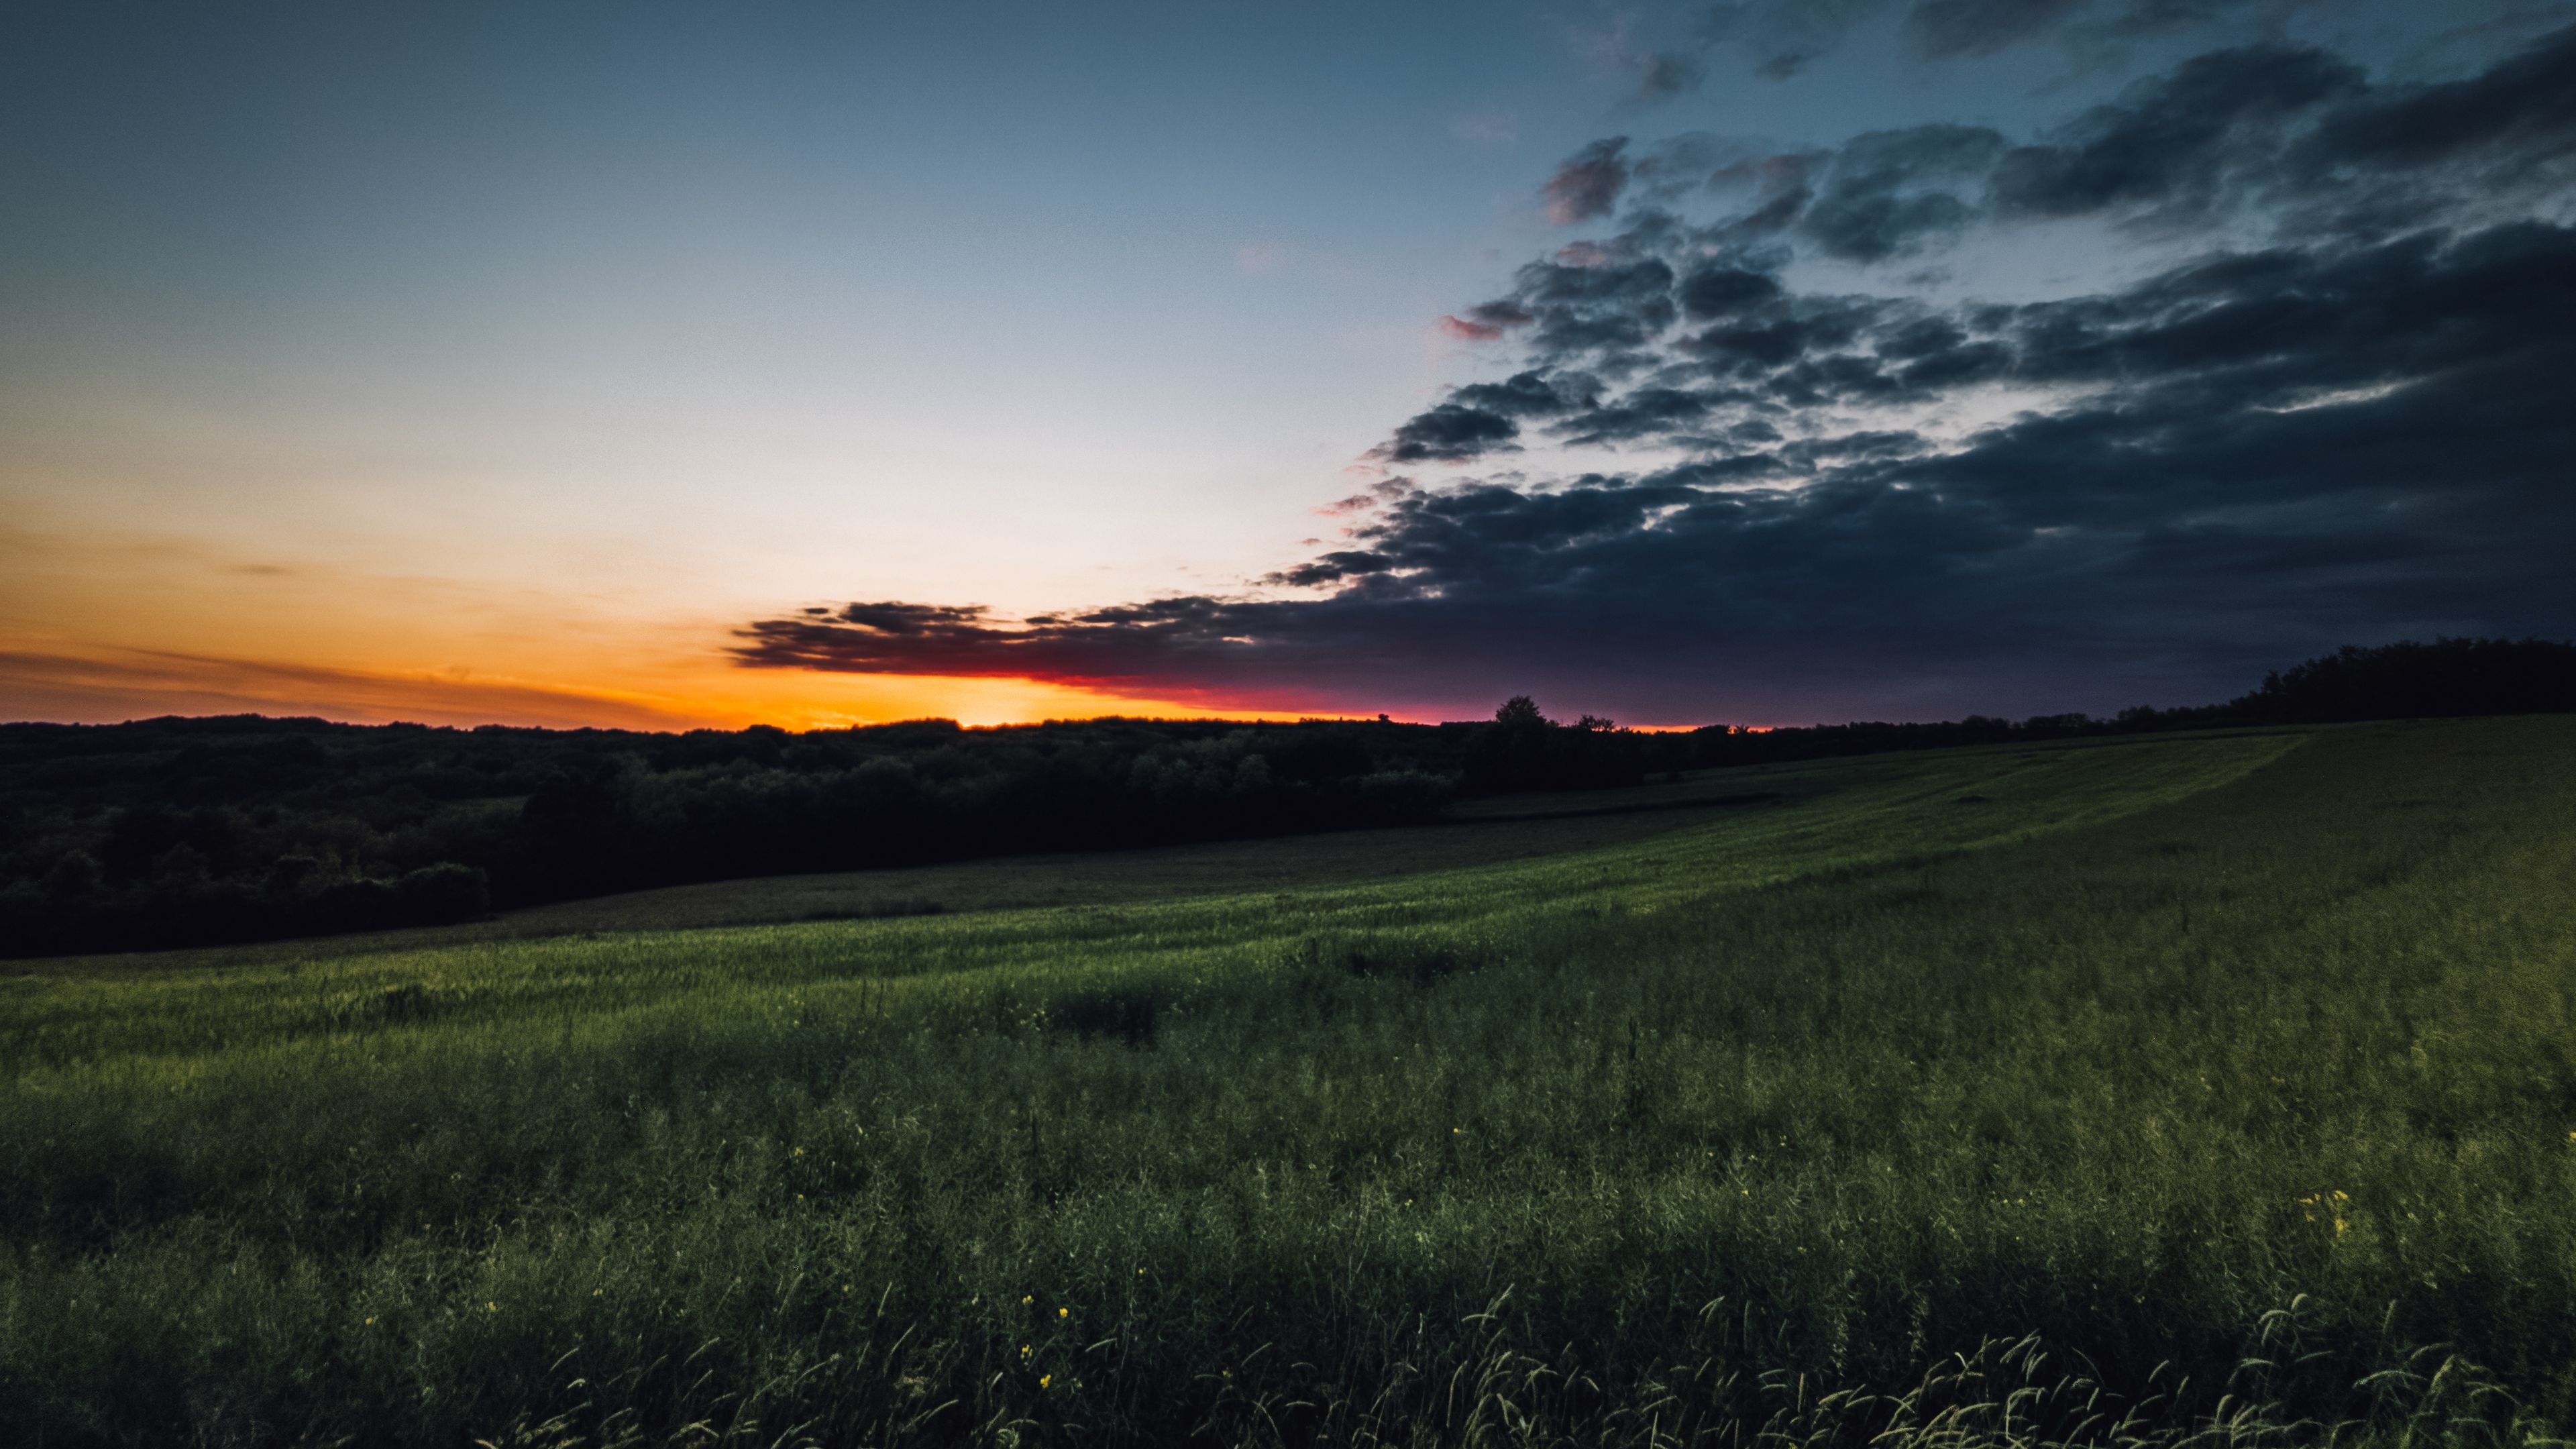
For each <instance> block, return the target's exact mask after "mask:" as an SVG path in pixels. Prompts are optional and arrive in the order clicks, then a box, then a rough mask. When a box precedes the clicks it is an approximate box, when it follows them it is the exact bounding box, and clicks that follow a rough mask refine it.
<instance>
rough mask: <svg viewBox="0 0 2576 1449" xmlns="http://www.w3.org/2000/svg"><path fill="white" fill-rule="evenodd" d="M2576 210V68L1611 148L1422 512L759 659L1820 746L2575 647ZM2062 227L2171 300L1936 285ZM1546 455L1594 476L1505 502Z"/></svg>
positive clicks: (1599, 149) (1392, 462) (1945, 44)
mask: <svg viewBox="0 0 2576 1449" xmlns="http://www.w3.org/2000/svg"><path fill="white" fill-rule="evenodd" d="M2192 8H2193V7H2192V6H2191V5H2189V4H2188V3H2181V0H2155V3H2148V0H2139V3H2129V4H2109V3H2089V4H2088V3H2080V0H2066V3H2043V0H1924V3H1920V4H1916V5H1913V6H1911V7H1907V8H1905V9H1904V10H1903V11H1902V13H1901V24H1902V26H1903V27H1904V33H1905V35H1906V37H1907V42H1908V44H1909V45H1910V46H1912V47H1914V48H1915V49H1916V50H1918V51H1919V52H1921V53H1923V54H1927V55H1974V54H1979V53H1983V52H1984V51H1986V50H1991V49H1994V48H1999V47H2001V46H2004V45H2010V44H2018V43H2021V42H2022V41H2024V40H2027V39H2030V38H2033V37H2036V36H2038V35H2041V34H2052V33H2059V32H2062V31H2065V30H2066V29H2067V28H2068V27H2072V26H2077V25H2085V26H2092V27H2095V28H2097V29H2102V30H2104V31H2106V32H2110V31H2120V30H2122V29H2123V28H2125V29H2126V30H2127V31H2130V32H2140V33H2143V31H2145V30H2147V29H2150V28H2153V27H2155V26H2167V27H2168V28H2169V27H2170V26H2171V25H2175V24H2180V23H2181V21H2180V20H2177V19H2176V18H2175V17H2176V16H2177V15H2179V14H2180V13H2181V12H2183V11H2185V10H2190V9H2192ZM2201 8H2217V7H2201ZM1881 13H1893V12H1889V11H1888V7H1884V6H1874V5H1867V4H1851V5H1823V6H1819V5H1813V4H1801V5H1797V6H1788V5H1779V6H1773V5H1768V4H1763V3H1754V4H1746V5H1738V6H1732V7H1728V8H1727V9H1726V10H1724V11H1722V12H1721V17H1722V23H1718V24H1717V25H1716V30H1715V31H1714V32H1713V33H1716V34H1718V35H1719V37H1720V39H1722V40H1724V41H1725V43H1728V44H1740V45H1745V46H1749V47H1751V48H1753V49H1754V50H1757V51H1760V52H1762V53H1763V54H1764V56H1765V62H1764V63H1765V64H1766V65H1769V66H1771V67H1772V68H1774V69H1778V68H1780V67H1783V66H1785V67H1787V68H1790V69H1794V68H1795V65H1797V64H1803V63H1804V61H1803V60H1800V59H1799V57H1805V58H1807V59H1812V58H1813V57H1814V56H1815V55H1818V54H1821V53H1822V49H1820V47H1821V48H1830V46H1831V45H1832V44H1835V43H1839V40H1840V37H1841V35H1842V34H1844V33H1845V32H1847V31H1848V29H1849V28H1850V27H1851V26H1854V25H1857V24H1860V23H1862V22H1863V21H1865V20H1867V19H1869V18H1870V17H1871V16H1873V15H1878V14H1881ZM2184 18H2188V17H2184ZM2571 173H2576V28H2571V29H2568V30H2562V31H2559V32H2556V33H2554V34H2549V35H2545V36H2542V37H2540V38H2538V39H2537V40H2535V41H2533V42H2532V43H2530V44H2529V45H2527V46H2525V47H2524V48H2523V49H2522V50H2520V51H2519V52H2518V53H2516V54H2513V55H2510V56H2508V57H2506V58H2505V59H2503V60H2502V61H2500V62H2498V63H2496V64H2494V65H2492V66H2490V67H2488V68H2487V69H2485V70H2483V71H2482V72H2479V73H2476V74H2472V75H2465V76H2460V77H2457V78H2454V79H2450V80H2445V81H2441V82H2437V83H2415V84H2396V83H2390V82H2387V81H2384V80H2378V79H2374V78H2373V77H2372V76H2370V75H2369V74H2367V73H2366V72H2365V71H2364V70H2363V69H2362V68H2361V67H2359V66H2357V65H2355V64H2353V63H2351V62H2349V61H2347V60H2345V59H2343V58H2340V57H2338V56H2335V55H2332V54H2328V53H2325V52H2322V51H2319V50H2315V49H2308V48H2301V47H2297V46H2290V45H2285V44H2280V43H2277V42H2261V43H2255V44H2250V45H2240V46H2233V47H2228V48H2222V49H2216V50H2211V51H2207V52H2204V53H2202V54H2199V55H2197V56H2194V57H2192V58H2190V59H2188V60H2185V61H2182V62H2181V63H2179V64H2177V65H2175V66H2173V67H2171V68H2170V69H2169V70H2167V71H2165V72H2164V73H2162V74H2159V75H2155V76H2152V77H2149V78H2147V79H2144V80H2141V81H2139V82H2137V83H2135V84H2134V85H2132V86H2130V87H2129V88H2128V89H2126V90H2125V91H2124V92H2122V93H2120V94H2118V95H2117V96H2115V97H2113V98H2111V99H2110V100H2108V101H2106V102H2104V103H2102V104H2099V105H2095V106H2092V107H2089V108H2087V109H2084V110H2082V111H2081V112H2079V113H2077V114H2073V115H2070V116H2067V117H2066V118H2064V120H2063V121H2062V122H2061V123H2060V124H2057V125H2055V126H2054V127H2051V128H2047V129H2045V130H2042V131H2040V132H2038V133H2036V134H2030V135H2020V136H2013V135H2006V134H2003V133H2000V132H1998V131H1996V130H1993V129H1991V128H1987V127H1982V126H1975V125H1966V124H1950V123H1940V124H1929V125H1921V126H1915V127H1910V128H1905V129H1901V130H1890V131H1881V132H1874V133H1870V134H1865V135H1860V136H1854V137H1852V138H1850V139H1849V140H1847V141H1846V142H1844V143H1843V144H1841V145H1839V146H1836V147H1829V148H1810V149H1801V150H1776V149H1766V148H1762V147H1759V146H1754V145H1750V144H1748V143H1743V142H1736V141H1730V140H1727V139H1724V138H1712V137H1706V136H1685V137H1678V138H1672V139H1669V140H1666V141H1663V142H1658V143H1653V144H1649V145H1643V146H1640V145H1637V144H1635V143H1634V142H1632V141H1631V140H1630V139H1629V138H1624V137H1623V138H1609V139H1605V140H1603V141H1600V142H1597V143H1595V144H1593V145H1592V146H1589V147H1587V148H1585V149H1584V150H1583V151H1581V152H1579V153H1577V154H1576V155H1575V156H1573V157H1571V158H1568V160H1567V161H1566V162H1565V164H1564V165H1563V166H1561V167H1560V168H1559V169H1558V170H1557V171H1556V172H1555V173H1554V175H1553V176H1552V177H1551V178H1550V179H1548V180H1547V181H1546V182H1545V183H1543V185H1542V187H1541V189H1540V199H1541V202H1542V204H1543V205H1544V207H1545V208H1546V210H1547V212H1548V214H1549V215H1550V217H1551V218H1552V219H1554V220H1555V221H1557V222H1559V223H1560V224H1563V225H1567V226H1570V227H1578V226H1584V225H1586V224H1589V223H1606V224H1607V229H1606V230H1605V231H1602V232H1601V233H1600V234H1597V235H1590V236H1586V237H1583V238H1581V239H1579V240H1577V241H1575V242H1572V243H1569V244H1568V245H1567V246H1565V247H1564V248H1562V249H1560V250H1559V251H1558V252H1556V253H1555V254H1553V255H1550V256H1547V257H1543V258H1539V259H1536V260H1533V261H1531V262H1530V263H1529V264H1527V265H1526V266H1524V267H1522V268H1521V269H1520V271H1519V272H1518V274H1517V275H1516V276H1515V278H1514V280H1513V284H1512V286H1511V288H1510V290H1509V291H1508V292H1507V293H1506V294H1505V295H1503V296H1500V297H1494V298H1489V299H1487V300H1486V301H1484V302H1482V303H1479V304H1477V305H1475V306H1472V307H1468V308H1465V309H1462V310H1461V311H1460V312H1458V313H1456V314H1454V315H1453V316H1451V317H1448V318H1445V319H1443V325H1444V327H1445V328H1446V329H1447V330H1448V331H1449V332H1450V333H1451V334H1452V335H1453V336H1456V337H1459V338H1462V339H1465V340H1468V341H1470V342H1473V343H1475V344H1476V345H1478V346H1479V347H1483V348H1488V349H1493V350H1494V351H1495V352H1496V353H1498V354H1500V355H1502V356H1505V357H1508V359H1509V362H1508V372H1507V374H1506V375H1505V376H1503V377H1502V379H1501V380H1499V381H1490V382H1479V383H1472V384H1469V385H1466V386H1461V387H1458V388H1456V389H1454V390H1453V391H1451V392H1450V394H1449V395H1448V396H1447V397H1446V398H1444V399H1443V400H1441V401H1440V402H1439V403H1437V404H1436V405H1434V406H1432V407H1430V408H1428V409H1426V410H1424V411H1423V412H1421V413H1419V414H1417V415H1415V416H1413V417H1411V418H1408V419H1405V420H1403V421H1402V422H1400V423H1399V424H1397V425H1396V426H1395V427H1394V428H1393V429H1392V430H1391V432H1390V433H1389V435H1388V437H1387V439H1386V441H1385V442H1384V443H1383V444H1381V445H1380V446H1379V447H1378V448H1377V449H1376V450H1375V451H1374V452H1373V453H1372V455H1371V457H1372V459H1373V460H1375V461H1376V462H1377V463H1379V464H1380V465H1382V466H1384V467H1387V468H1390V469H1392V468H1404V469H1408V470H1417V471H1418V470H1420V469H1423V468H1426V467H1430V468H1467V469H1476V470H1484V471H1481V472H1478V473H1470V474H1464V475H1458V476H1453V477H1450V478H1448V479H1447V480H1445V481H1422V480H1421V479H1419V478H1417V477H1415V476H1412V475H1411V474H1408V475H1406V476H1403V477H1401V478H1396V479H1391V480H1390V481H1389V482H1388V483H1387V484H1385V485H1383V486H1382V487H1381V489H1380V490H1379V495H1378V496H1379V498H1380V499H1381V500H1382V501H1380V502H1378V503H1377V504H1376V505H1375V506H1374V507H1372V508H1369V509H1367V510H1365V511H1363V512H1361V513H1360V514H1358V515H1357V521H1356V522H1354V524H1353V525H1352V526H1351V527H1350V529H1349V530H1348V537H1347V538H1346V539H1345V540H1343V541H1342V542H1341V543H1340V544H1339V545H1338V546H1335V547H1333V548H1331V549H1329V550H1328V551H1325V552H1323V553H1321V554H1319V555H1318V556H1317V557H1315V558H1313V559H1310V560H1308V561H1306V562H1304V563H1301V564H1297V565H1294V566H1292V567H1288V568H1285V569H1282V570H1280V571H1279V572H1278V573H1276V574H1274V575H1272V576H1271V577H1270V578H1268V579H1266V580H1263V581H1261V585H1262V589H1259V590H1255V591H1253V592H1250V593H1247V594H1246V595H1244V596H1242V597H1216V596H1190V597H1183V598H1174V599H1164V600H1156V601H1151V602H1147V603H1138V604H1131V605H1125V606H1120V607H1114V608H1104V609H1097V610H1091V611H1086V612H1075V613H1065V614H1059V615H1050V616H1044V617H1040V618H1035V619H1030V620H1025V621H1008V620H1001V619H996V618H994V617H992V616H991V615H989V614H988V613H987V612H985V611H983V610H980V609H974V608H961V607H956V606H946V605H931V604H912V603H869V604H852V605H848V606H845V607H839V608H815V609H808V610H806V611H804V612H801V613H793V614H789V615H786V616H782V617H778V618H772V619H766V620H761V621H757V622H754V623H751V624H749V625H747V626H745V628H744V629H743V630H742V631H741V634H740V637H739V639H738V640H737V644H736V649H737V656H738V657H739V659H740V660H741V661H742V662H743V663H745V664H748V665H752V666H758V667H774V668H797V669H817V670H856V671H864V672H893V673H921V674H944V675H989V674H1009V675H1015V676H1027V677H1032V678H1039V679H1046V680H1051V681H1058V682H1065V683H1073V684H1079V685H1083V686H1086V687H1093V688H1104V689H1113V688H1114V689H1117V690H1120V691H1124V692H1130V693H1153V694H1156V695H1159V696H1163V697H1172V698H1203V699H1207V700H1210V701H1211V702H1214V701H1219V700H1223V701H1227V702H1240V703H1246V704H1249V705H1254V706H1258V707H1268V706H1269V705H1270V703H1271V702H1273V701H1277V702H1280V703H1283V704H1284V703H1287V702H1291V701H1293V702H1295V703H1296V704H1297V705H1299V706H1303V707H1313V706H1314V705H1315V704H1316V703H1317V702H1318V701H1327V702H1331V703H1334V704H1338V705H1340V706H1341V707H1344V708H1353V709H1360V708H1372V709H1373V708H1402V709H1406V710H1408V711H1410V712H1415V713H1434V714H1437V713H1448V714H1452V715H1456V714H1463V713H1466V712H1467V711H1468V710H1470V709H1471V708H1473V706H1474V705H1475V704H1476V702H1478V701H1485V700H1488V699H1489V698H1490V697H1498V696H1499V695H1500V694H1503V693H1510V692H1517V691H1519V690H1522V689H1528V688H1543V689H1545V690H1547V691H1550V692H1552V693H1554V694H1556V695H1559V696H1562V697H1563V698H1564V700H1565V702H1566V704H1567V706H1568V707H1573V706H1577V705H1579V706H1581V707H1584V708H1594V709H1609V710H1615V711H1617V712H1619V713H1620V714H1622V715H1623V716H1625V717H1631V718H1640V719H1646V720H1652V721H1657V722H1682V721H1695V720H1706V719H1718V718H1725V719H1737V720H1757V721H1774V722H1779V721H1797V720H1804V719H1809V718H1824V717H1835V718H1839V717H1848V716H1851V715H1885V716H1914V717H1924V716H1935V715H1955V714H1960V713H1965V712H1968V711H1971V710H1980V709H1982V710H1988V711H1996V710H2005V711H2014V712H2020V711H2022V710H2032V711H2036V710H2042V709H2052V710H2053V709H2064V708H2094V709H2109V708H2115V707H2118V706H2120V705H2124V704H2129V703H2138V702H2152V703H2175V702H2187V701H2197V700H2203V699H2208V698H2214V697H2217V696H2219V695H2221V694H2223V693H2227V692H2231V691H2233V690H2236V689H2239V688H2242V687H2243V686H2244V685H2245V684H2246V683H2247V682H2248V681H2249V680H2250V679H2251V678H2253V677H2257V676H2259V674H2260V672H2261V670H2262V669H2264V668H2267V667H2271V666H2274V665H2277V664H2280V663H2285V662H2288V661H2290V660H2293V659H2295V658H2298V657H2301V656H2302V655H2303V654H2304V653H2309V652H2315V651H2318V650H2321V649H2324V648H2328V647H2331V646H2333V645H2335V644H2340V643H2343V642H2373V641H2379V640H2385V639H2390V638H2395V637H2400V636H2404V635H2410V634H2411V635H2418V636H2425V635H2433V634H2440V633H2510V634H2525V633H2538V634H2542V635H2548V636H2552V637H2563V636H2565V635H2567V634H2570V633H2576V588H2570V587H2569V585H2568V583H2567V573H2568V565H2567V560H2568V558H2569V557H2571V556H2576V487H2571V459H2576V408H2571V407H2570V406H2569V405H2568V402H2567V393H2568V379H2569V378H2571V377H2576V227H2571V223H2576V217H2571V215H2570V214H2569V213H2570V210H2571V207H2570V198H2571V196H2576V174H2571ZM2047 228H2058V229H2061V230H2065V229H2070V228H2090V229H2091V231H2090V232H2088V233H2086V234H2087V235H2092V236H2107V237H2109V238H2112V239H2113V241H2114V242H2115V243H2116V244H2119V245H2124V246H2134V247H2135V248H2137V251H2136V255H2138V256H2141V257H2156V258H2160V259H2161V261H2160V262H2159V263H2158V264H2156V265H2153V266H2151V267H2149V268H2147V269H2144V270H2143V272H2142V273H2141V272H2133V273H2131V274H2130V275H2129V277H2128V279H2126V280H2123V281H2120V282H2118V283H2117V284H2109V285H2103V286H2101V287H2098V288H2095V289H2092V290H2088V291H2082V292H2079V293H2075V294H2071V295H2063V296H2047V297H2041V298H2039V299H2037V300H2029V299H2024V300H1975V299H1969V300H1960V299H1957V298H1955V297H1952V298H1949V299H1948V300H1941V294H1940V293H1939V292H1938V291H1937V289H1933V288H1929V287H1926V286H1922V285H1914V284H1910V283H1908V282H1907V280H1906V278H1905V276H1904V275H1902V274H1903V273H1905V272H1906V270H1907V269H1909V268H1910V269H1917V270H1919V269H1922V268H1927V267H1937V265H1938V264H1940V263H1941V262H1942V261H1943V260H1944V259H1946V258H1949V257H1952V256H1955V255H1961V254H1965V253H1966V251H1967V250H1968V249H1970V248H1973V247H1975V246H1977V245H1980V244H1982V243H1983V242H1984V241H1986V240H1989V239H1995V238H2006V239H2010V238H2015V237H2020V238H2028V237H2030V236H2033V235H2040V234H2045V229H2047ZM1820 267H1821V268H1827V269H1829V270H1826V271H1819V270H1818V268H1820ZM1819 276H1832V277H1836V278H1845V279H1848V278H1852V277H1858V278H1861V279H1864V280H1863V284H1862V285H1858V286H1854V285H1850V284H1848V283H1847V282H1846V283H1845V284H1842V285H1837V286H1835V287H1832V288H1831V289H1828V288H1826V287H1823V286H1821V285H1819V284H1818V283H1817V282H1816V281H1815V280H1814V279H1815V278H1817V277H1819ZM1869 279H1877V280H1876V281H1875V282H1872V281H1870V280H1869ZM1541 453H1544V454H1545V455H1546V456H1548V457H1571V458H1575V459H1577V460H1580V459H1582V458H1583V457H1584V456H1585V455H1587V454H1591V455H1598V456H1597V458H1596V459H1595V460H1594V462H1593V463H1592V464H1591V465H1590V466H1585V465H1583V464H1582V463H1581V462H1580V461H1578V462H1577V463H1576V464H1575V465H1574V466H1571V467H1569V468H1567V469H1566V470H1565V471H1563V472H1561V473H1557V474H1554V475H1551V476H1548V477H1544V478H1531V477H1526V476H1522V475H1521V474H1518V473H1514V474H1509V475H1497V474H1493V473H1492V472H1490V470H1491V469H1492V468H1493V467H1494V466H1495V465H1497V464H1501V463H1510V464H1512V465H1514V466H1519V465H1520V464H1521V463H1522V462H1523V461H1525V459H1526V458H1527V457H1531V456H1538V455H1540V454H1541ZM1622 458H1628V459H1634V460H1636V461H1634V462H1629V463H1625V464H1622V463H1621V462H1619V460H1620V459H1622ZM1265 591H1266V592H1265Z"/></svg>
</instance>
